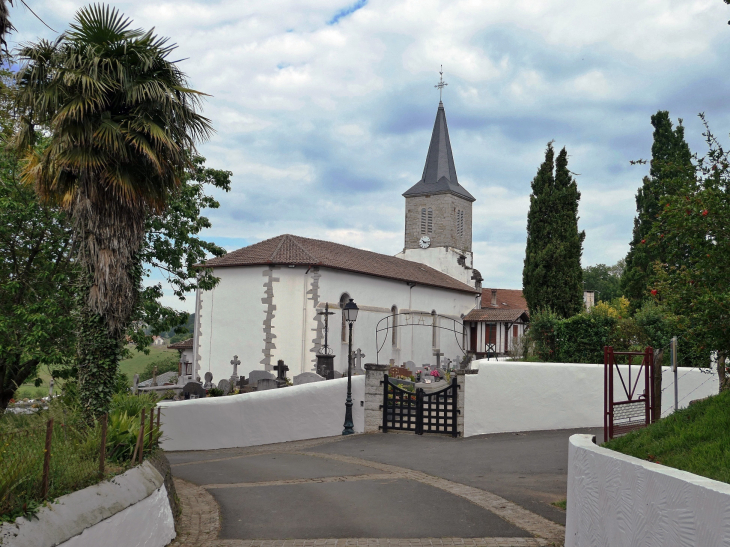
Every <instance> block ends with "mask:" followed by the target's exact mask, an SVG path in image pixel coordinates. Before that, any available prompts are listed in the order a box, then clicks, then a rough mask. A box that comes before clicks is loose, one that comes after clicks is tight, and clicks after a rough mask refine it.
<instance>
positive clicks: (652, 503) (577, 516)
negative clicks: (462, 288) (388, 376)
mask: <svg viewBox="0 0 730 547" xmlns="http://www.w3.org/2000/svg"><path fill="white" fill-rule="evenodd" d="M479 374H481V372H480V373H479ZM567 512H568V513H567V520H566V527H565V547H582V546H584V545H590V546H596V547H598V546H605V547H634V546H636V545H641V546H642V547H667V546H674V545H677V546H680V545H681V546H687V547H692V546H697V547H715V546H717V547H720V546H726V545H730V485H729V484H726V483H723V482H718V481H714V480H711V479H706V478H704V477H700V476H698V475H694V474H692V473H688V472H686V471H680V470H678V469H673V468H671V467H666V466H663V465H659V464H656V463H651V462H647V461H643V460H639V459H637V458H634V457H632V456H626V455H625V454H621V453H619V452H614V451H613V450H609V449H607V448H601V447H598V446H596V445H595V444H593V442H592V440H591V436H590V435H573V436H571V437H570V445H569V452H568V504H567Z"/></svg>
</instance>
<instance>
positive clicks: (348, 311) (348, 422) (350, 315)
mask: <svg viewBox="0 0 730 547" xmlns="http://www.w3.org/2000/svg"><path fill="white" fill-rule="evenodd" d="M358 311H359V308H358V307H357V304H355V302H354V301H353V300H352V298H350V301H349V302H348V303H347V304H345V309H344V310H342V313H344V314H345V321H347V324H348V326H349V327H350V337H349V339H348V344H347V348H348V351H347V399H346V400H345V423H344V427H345V429H343V430H342V434H343V435H352V434H353V433H355V429H354V424H353V423H352V325H353V323H354V322H355V321H356V320H357V312H358Z"/></svg>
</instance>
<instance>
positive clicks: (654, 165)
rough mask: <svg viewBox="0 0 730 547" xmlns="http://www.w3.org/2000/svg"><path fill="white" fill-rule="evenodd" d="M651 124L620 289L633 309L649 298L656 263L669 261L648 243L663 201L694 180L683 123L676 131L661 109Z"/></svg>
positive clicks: (662, 253)
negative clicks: (650, 140)
mask: <svg viewBox="0 0 730 547" xmlns="http://www.w3.org/2000/svg"><path fill="white" fill-rule="evenodd" d="M651 125H652V126H653V127H654V143H653V144H652V147H651V165H650V169H649V176H648V177H644V180H643V183H642V186H641V188H639V190H638V192H637V193H636V212H637V215H636V217H635V218H634V232H633V237H632V239H631V244H630V247H629V252H628V254H627V255H626V269H625V271H624V275H623V277H622V279H621V289H622V291H623V294H624V296H626V297H627V298H628V299H629V301H630V302H631V306H632V308H633V309H638V308H639V307H641V304H642V302H643V300H645V299H646V298H647V297H648V295H649V285H650V284H651V282H652V279H653V277H654V274H653V265H654V262H656V261H657V260H658V261H660V262H662V263H663V262H666V257H665V256H663V255H664V254H665V253H664V252H662V248H661V246H649V245H647V244H646V243H647V239H648V235H649V233H650V232H651V230H652V228H653V226H654V223H655V222H656V220H657V216H658V215H659V212H660V207H661V200H662V198H663V197H665V196H670V195H674V194H675V193H676V189H677V188H678V187H679V181H681V180H684V179H685V178H686V177H688V176H689V177H694V174H695V168H694V166H693V165H692V154H691V152H690V149H689V146H688V145H687V143H686V142H685V140H684V127H683V126H682V120H681V119H680V120H679V124H678V125H677V127H676V128H673V126H672V121H671V120H670V119H669V112H667V111H662V110H660V111H659V112H657V113H656V114H654V115H653V116H652V117H651Z"/></svg>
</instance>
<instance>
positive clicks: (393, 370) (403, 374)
mask: <svg viewBox="0 0 730 547" xmlns="http://www.w3.org/2000/svg"><path fill="white" fill-rule="evenodd" d="M410 375H411V371H410V370H408V369H407V368H401V367H390V368H389V369H388V376H390V377H391V378H408V377H410Z"/></svg>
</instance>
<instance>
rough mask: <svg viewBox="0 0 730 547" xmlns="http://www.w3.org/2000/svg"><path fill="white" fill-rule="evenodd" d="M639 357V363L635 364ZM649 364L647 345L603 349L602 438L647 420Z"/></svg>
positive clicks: (651, 391)
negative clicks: (627, 349)
mask: <svg viewBox="0 0 730 547" xmlns="http://www.w3.org/2000/svg"><path fill="white" fill-rule="evenodd" d="M639 360H641V362H640V363H636V361H639ZM653 364H654V350H653V349H652V348H651V347H648V348H646V349H645V350H644V351H613V348H612V347H611V346H606V347H604V348H603V385H604V398H603V439H604V441H608V440H609V439H613V438H614V437H618V436H620V435H624V434H626V433H628V432H629V431H633V430H634V429H640V428H642V427H646V426H647V425H649V424H650V423H651V417H652V415H653V410H654V402H655V397H654V366H653ZM617 380H618V381H620V384H619V383H618V382H617ZM614 384H616V385H617V387H616V389H614V388H615V385H614ZM640 388H641V389H642V390H641V391H640V392H639V391H638V390H639V389H640Z"/></svg>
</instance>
